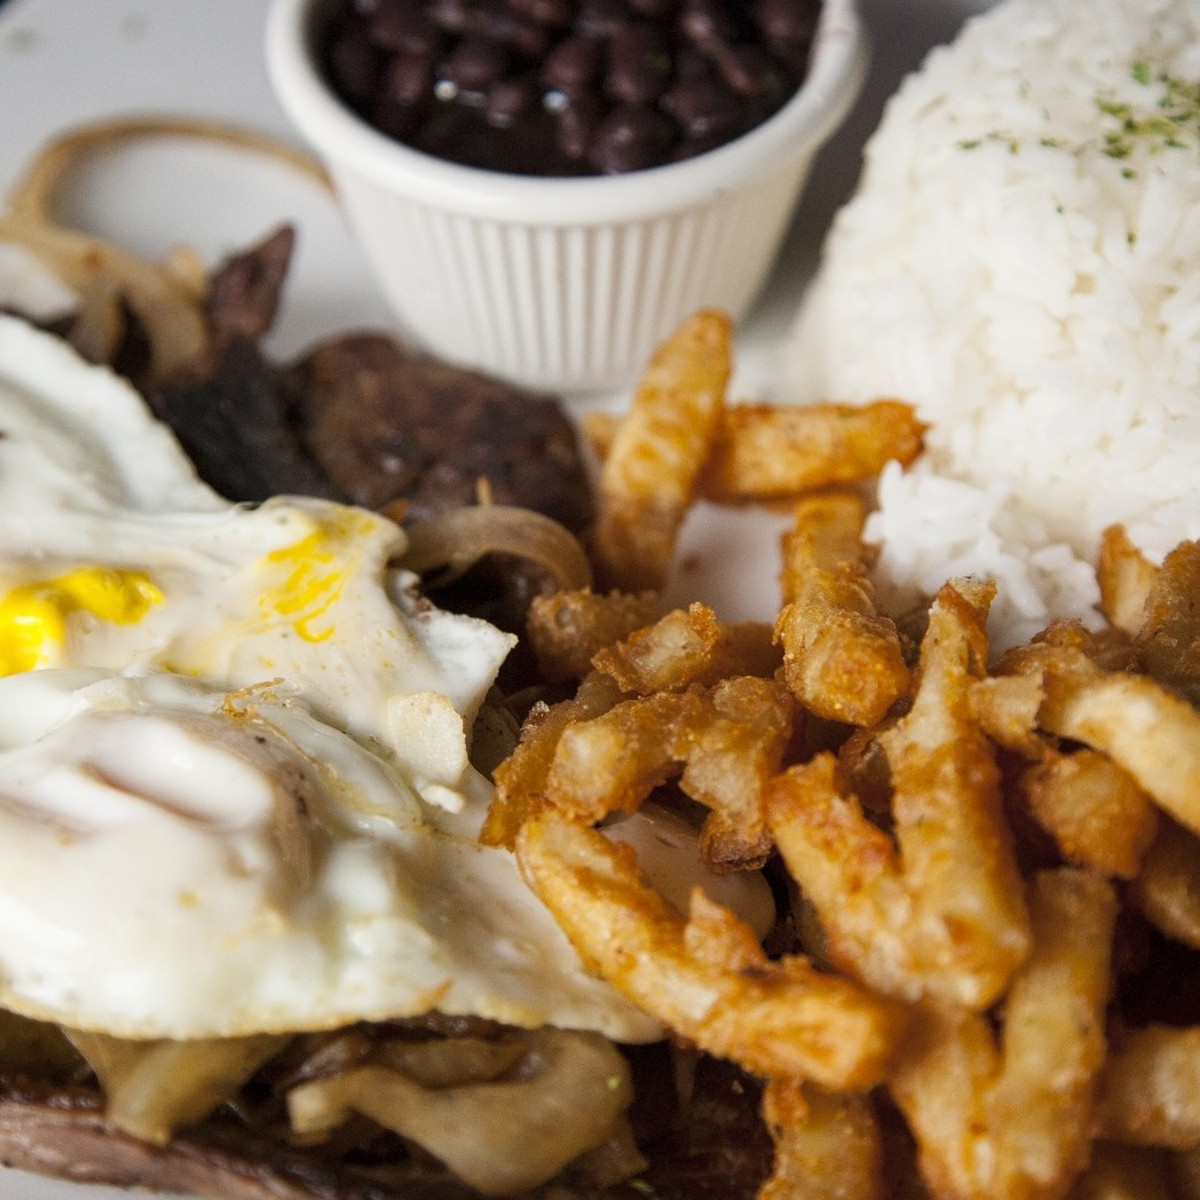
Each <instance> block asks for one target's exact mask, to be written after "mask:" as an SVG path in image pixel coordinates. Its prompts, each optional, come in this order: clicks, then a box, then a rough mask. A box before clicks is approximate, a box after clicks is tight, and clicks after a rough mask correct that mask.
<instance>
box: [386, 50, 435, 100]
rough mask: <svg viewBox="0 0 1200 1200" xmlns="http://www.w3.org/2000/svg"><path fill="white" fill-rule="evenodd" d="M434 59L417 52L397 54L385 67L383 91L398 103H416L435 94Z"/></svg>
mask: <svg viewBox="0 0 1200 1200" xmlns="http://www.w3.org/2000/svg"><path fill="white" fill-rule="evenodd" d="M434 81H435V72H434V67H433V59H431V58H426V57H424V56H421V55H416V54H397V55H395V56H394V57H393V58H392V59H391V61H390V62H389V63H388V65H387V67H386V68H384V73H383V83H382V91H383V93H384V95H385V96H386V97H387V98H388V99H389V100H395V101H396V103H397V104H416V103H417V101H418V100H422V99H424V98H425V97H427V96H432V95H433V85H434Z"/></svg>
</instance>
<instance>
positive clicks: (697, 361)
mask: <svg viewBox="0 0 1200 1200" xmlns="http://www.w3.org/2000/svg"><path fill="white" fill-rule="evenodd" d="M731 365H732V328H731V324H730V321H729V318H728V317H727V316H725V315H724V314H723V313H719V312H715V311H705V312H700V313H697V314H696V315H695V316H693V317H690V318H689V319H688V320H686V321H685V322H684V323H683V324H682V325H681V326H680V327H679V329H678V330H677V331H676V332H675V333H674V334H673V335H672V336H671V337H670V338H668V340H667V341H666V342H665V343H664V344H663V345H662V346H660V347H659V349H658V350H657V351H656V352H655V354H654V356H653V358H652V359H651V360H650V365H649V366H648V368H647V370H646V372H645V374H644V376H643V377H642V380H641V382H640V384H639V386H638V389H637V393H636V395H635V396H634V399H633V404H632V407H631V409H630V411H629V413H628V415H627V416H626V417H625V419H624V420H623V421H622V422H621V425H620V428H619V429H618V430H617V432H616V435H615V437H614V438H613V443H612V447H611V449H610V452H609V455H608V458H607V459H606V460H605V462H604V465H603V467H602V468H601V471H600V479H599V488H598V497H597V499H598V507H599V513H598V516H597V521H596V530H595V546H594V550H595V556H596V559H597V567H598V569H599V572H600V574H601V576H602V577H603V578H604V579H605V580H606V581H607V583H608V585H609V586H616V587H620V588H622V589H624V590H626V591H635V592H636V591H643V590H647V589H649V590H655V591H657V590H660V589H661V588H662V586H663V584H664V582H665V581H666V578H667V573H668V571H669V569H670V565H671V559H672V556H673V553H674V549H675V539H676V536H677V534H678V532H679V527H680V525H681V524H682V522H683V518H684V515H685V513H686V512H687V510H688V508H689V506H690V505H691V503H692V500H693V498H694V496H695V491H696V483H697V480H698V478H699V475H700V470H701V468H702V466H703V465H704V462H705V461H706V459H707V458H708V455H709V452H710V450H711V447H712V444H713V442H714V441H715V439H716V436H717V429H718V427H719V424H720V420H721V412H722V410H723V408H724V405H725V388H726V385H727V384H728V381H729V374H730V370H731Z"/></svg>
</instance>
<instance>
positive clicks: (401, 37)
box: [368, 0, 441, 54]
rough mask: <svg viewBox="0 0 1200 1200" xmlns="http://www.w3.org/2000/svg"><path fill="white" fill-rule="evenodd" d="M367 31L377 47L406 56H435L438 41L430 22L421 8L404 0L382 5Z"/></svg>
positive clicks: (395, 0)
mask: <svg viewBox="0 0 1200 1200" xmlns="http://www.w3.org/2000/svg"><path fill="white" fill-rule="evenodd" d="M368 28H369V29H370V31H371V40H372V41H373V42H375V44H376V45H377V46H382V47H383V48H384V49H385V50H399V51H402V52H403V53H405V54H436V53H437V51H438V47H439V44H440V42H441V38H440V37H439V35H438V30H437V28H436V27H435V26H434V24H433V22H432V21H430V20H429V18H428V17H426V16H425V14H424V13H423V12H422V11H421V10H420V8H418V7H416V6H414V5H413V4H411V3H404V2H403V0H389V2H387V3H381V4H380V6H379V8H378V9H377V10H376V11H375V13H374V15H373V16H372V17H371V20H370V23H369V25H368Z"/></svg>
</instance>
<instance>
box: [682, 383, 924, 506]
mask: <svg viewBox="0 0 1200 1200" xmlns="http://www.w3.org/2000/svg"><path fill="white" fill-rule="evenodd" d="M924 433H925V427H924V426H923V425H922V424H921V422H920V421H918V420H917V418H916V416H915V415H914V413H913V410H912V407H911V406H910V405H908V404H904V403H901V402H900V401H898V400H876V401H875V402H873V403H871V404H863V405H856V404H832V403H827V404H811V405H803V406H796V407H793V406H779V405H770V404H737V405H731V406H730V407H729V408H728V409H727V410H726V412H725V416H724V419H723V420H722V422H721V428H720V436H719V437H718V438H717V441H716V444H715V446H714V447H713V453H712V457H711V458H710V459H709V461H708V464H707V466H706V467H705V470H704V476H703V479H702V481H701V485H700V486H701V491H702V493H703V494H704V496H705V497H707V498H708V499H710V500H715V501H718V502H720V503H723V504H731V503H732V504H738V503H745V502H746V501H750V500H775V499H783V498H787V497H793V496H799V495H801V494H803V493H804V492H809V491H815V490H816V489H818V488H826V487H832V486H834V485H837V484H846V483H857V482H860V481H862V480H865V479H870V478H872V477H873V476H875V475H878V474H879V472H880V471H881V470H882V469H883V467H884V465H885V464H886V463H888V462H889V461H891V460H892V459H896V460H898V461H899V462H900V463H902V464H903V465H904V466H908V464H909V463H911V462H912V461H913V460H914V459H915V458H916V457H917V455H918V454H920V452H921V447H922V438H923V437H924Z"/></svg>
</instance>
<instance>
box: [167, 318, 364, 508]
mask: <svg viewBox="0 0 1200 1200" xmlns="http://www.w3.org/2000/svg"><path fill="white" fill-rule="evenodd" d="M148 398H149V401H150V405H151V407H152V408H153V409H154V412H155V415H156V416H157V417H158V418H159V419H160V420H162V421H165V422H166V423H167V424H168V425H170V426H171V428H172V429H173V430H174V431H175V436H176V437H177V438H178V439H179V442H180V445H182V446H183V449H184V451H185V453H186V454H187V456H188V458H190V459H191V460H192V462H193V463H194V464H195V467H196V470H197V471H198V472H199V474H200V477H201V479H203V480H204V482H205V483H207V484H208V485H209V487H211V488H213V489H214V490H215V491H217V492H220V494H221V495H222V496H224V497H225V498H226V499H227V500H237V501H255V502H257V501H261V500H266V499H268V498H269V497H271V496H277V495H280V494H283V493H290V494H294V495H303V496H322V497H324V498H325V499H328V500H343V499H345V497H344V496H343V495H342V494H341V493H340V492H339V491H338V489H337V488H336V487H335V486H334V485H333V484H332V483H331V482H330V480H329V478H328V477H327V476H326V475H325V473H324V472H323V471H322V470H321V468H320V466H319V465H318V464H317V463H316V462H315V461H314V460H313V459H312V457H311V456H310V455H309V454H308V452H307V451H306V450H305V449H304V447H303V446H302V445H300V443H299V441H298V440H297V437H296V434H295V431H294V430H293V429H291V428H290V427H289V425H288V423H287V421H286V420H285V418H284V413H283V408H282V406H281V404H280V400H279V389H278V386H277V383H276V373H275V372H274V370H272V368H271V367H270V366H269V365H268V364H267V363H266V362H265V361H264V360H263V358H262V355H261V354H260V353H259V351H258V348H257V346H256V345H255V344H254V343H253V342H249V341H243V340H240V339H238V340H234V341H231V342H229V343H227V344H226V345H224V346H222V347H221V349H220V353H219V357H218V358H217V360H216V362H215V363H214V364H213V365H212V369H211V372H210V373H207V374H206V375H204V376H203V377H201V378H196V379H192V380H186V381H179V382H177V383H173V384H171V385H169V386H166V387H162V388H159V389H156V390H154V391H152V392H151V393H150V395H149V397H148Z"/></svg>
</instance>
